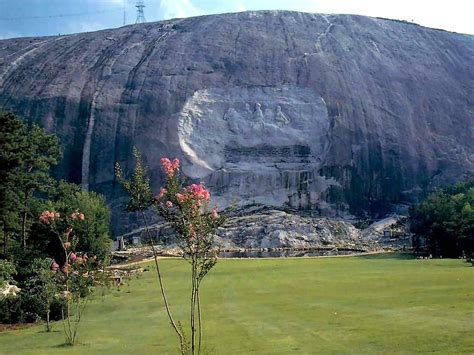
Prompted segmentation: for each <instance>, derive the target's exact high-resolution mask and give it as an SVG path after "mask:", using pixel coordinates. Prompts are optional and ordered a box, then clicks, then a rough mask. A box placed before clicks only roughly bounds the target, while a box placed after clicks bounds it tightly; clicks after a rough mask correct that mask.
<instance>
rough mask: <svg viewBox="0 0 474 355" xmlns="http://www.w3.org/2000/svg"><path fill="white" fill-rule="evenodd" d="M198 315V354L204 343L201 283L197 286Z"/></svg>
mask: <svg viewBox="0 0 474 355" xmlns="http://www.w3.org/2000/svg"><path fill="white" fill-rule="evenodd" d="M196 301H197V315H198V329H199V330H198V354H200V353H201V343H202V320H201V300H200V299H199V283H198V285H197V287H196Z"/></svg>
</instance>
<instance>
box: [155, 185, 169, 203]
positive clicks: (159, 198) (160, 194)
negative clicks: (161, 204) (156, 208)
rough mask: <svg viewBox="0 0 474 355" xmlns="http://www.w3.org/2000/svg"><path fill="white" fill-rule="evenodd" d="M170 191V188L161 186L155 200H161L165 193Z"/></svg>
mask: <svg viewBox="0 0 474 355" xmlns="http://www.w3.org/2000/svg"><path fill="white" fill-rule="evenodd" d="M167 193H168V190H166V189H165V188H164V187H160V192H159V194H158V195H156V196H155V200H156V201H159V200H161V199H162V198H163V196H164V195H166V194H167Z"/></svg>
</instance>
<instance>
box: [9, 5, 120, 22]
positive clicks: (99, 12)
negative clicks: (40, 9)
mask: <svg viewBox="0 0 474 355" xmlns="http://www.w3.org/2000/svg"><path fill="white" fill-rule="evenodd" d="M118 11H123V8H116V9H113V10H102V11H90V12H77V13H72V14H58V15H45V16H27V17H25V16H22V17H0V21H21V20H36V19H47V18H58V17H75V16H87V15H96V14H104V13H110V12H118Z"/></svg>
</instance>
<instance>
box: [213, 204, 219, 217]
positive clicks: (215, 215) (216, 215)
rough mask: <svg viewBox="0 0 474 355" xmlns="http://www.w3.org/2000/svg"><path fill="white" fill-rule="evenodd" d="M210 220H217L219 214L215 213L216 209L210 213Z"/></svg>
mask: <svg viewBox="0 0 474 355" xmlns="http://www.w3.org/2000/svg"><path fill="white" fill-rule="evenodd" d="M211 218H212V219H218V218H219V213H217V207H214V208H213V209H212V212H211Z"/></svg>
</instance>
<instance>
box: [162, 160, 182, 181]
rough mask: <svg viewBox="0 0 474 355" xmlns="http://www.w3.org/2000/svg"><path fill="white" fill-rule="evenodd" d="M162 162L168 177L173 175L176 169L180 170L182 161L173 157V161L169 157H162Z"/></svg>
mask: <svg viewBox="0 0 474 355" xmlns="http://www.w3.org/2000/svg"><path fill="white" fill-rule="evenodd" d="M160 163H161V167H162V168H163V171H164V172H165V174H166V177H168V178H170V177H172V176H173V174H174V173H175V171H178V170H179V165H180V163H179V160H178V159H173V161H171V160H169V159H168V158H161V160H160Z"/></svg>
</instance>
